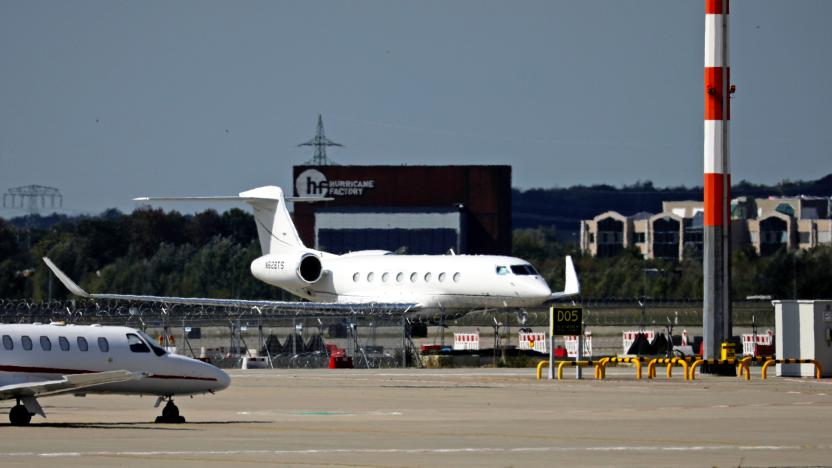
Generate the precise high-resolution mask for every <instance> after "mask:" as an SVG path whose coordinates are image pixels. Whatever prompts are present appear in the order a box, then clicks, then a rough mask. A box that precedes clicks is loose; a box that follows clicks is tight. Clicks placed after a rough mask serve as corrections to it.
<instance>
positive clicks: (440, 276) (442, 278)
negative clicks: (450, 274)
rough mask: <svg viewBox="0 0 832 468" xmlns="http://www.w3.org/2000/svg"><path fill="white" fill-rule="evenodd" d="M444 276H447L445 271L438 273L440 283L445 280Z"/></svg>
mask: <svg viewBox="0 0 832 468" xmlns="http://www.w3.org/2000/svg"><path fill="white" fill-rule="evenodd" d="M445 276H447V275H445V272H442V273H439V282H440V283H444V282H445Z"/></svg>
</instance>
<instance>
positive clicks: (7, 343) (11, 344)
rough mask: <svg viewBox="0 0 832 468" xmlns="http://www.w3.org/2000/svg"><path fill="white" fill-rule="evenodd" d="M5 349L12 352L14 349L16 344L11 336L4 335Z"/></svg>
mask: <svg viewBox="0 0 832 468" xmlns="http://www.w3.org/2000/svg"><path fill="white" fill-rule="evenodd" d="M3 347H4V348H6V349H7V350H9V351H11V350H13V349H14V342H13V341H12V337H10V336H9V335H3Z"/></svg>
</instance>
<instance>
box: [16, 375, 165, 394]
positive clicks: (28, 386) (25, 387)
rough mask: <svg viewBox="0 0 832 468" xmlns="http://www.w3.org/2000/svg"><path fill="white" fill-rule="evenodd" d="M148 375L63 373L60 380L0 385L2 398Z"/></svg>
mask: <svg viewBox="0 0 832 468" xmlns="http://www.w3.org/2000/svg"><path fill="white" fill-rule="evenodd" d="M148 375H149V374H145V373H142V372H130V371H126V370H115V371H106V372H91V373H86V374H70V375H63V376H61V378H60V379H59V380H43V381H36V382H24V383H17V384H11V385H6V386H3V387H0V400H6V399H9V398H24V397H39V396H47V395H58V394H61V393H71V392H75V391H77V390H83V389H85V388H89V387H95V386H97V385H104V384H111V383H119V382H128V381H131V380H139V379H143V378H145V377H147V376H148Z"/></svg>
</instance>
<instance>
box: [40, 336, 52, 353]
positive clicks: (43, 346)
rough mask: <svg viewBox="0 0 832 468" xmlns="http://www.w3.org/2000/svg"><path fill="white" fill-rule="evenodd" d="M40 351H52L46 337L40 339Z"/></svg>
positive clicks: (50, 343)
mask: <svg viewBox="0 0 832 468" xmlns="http://www.w3.org/2000/svg"><path fill="white" fill-rule="evenodd" d="M40 349H42V350H44V351H52V342H51V341H49V337H48V336H42V337H40Z"/></svg>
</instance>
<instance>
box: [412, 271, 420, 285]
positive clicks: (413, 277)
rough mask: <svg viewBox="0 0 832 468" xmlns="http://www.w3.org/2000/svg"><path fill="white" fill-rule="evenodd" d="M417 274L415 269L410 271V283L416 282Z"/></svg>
mask: <svg viewBox="0 0 832 468" xmlns="http://www.w3.org/2000/svg"><path fill="white" fill-rule="evenodd" d="M418 276H419V275H418V274H417V273H416V272H415V271H414V272H413V273H411V274H410V282H411V283H415V282H416V278H417V277H418Z"/></svg>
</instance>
